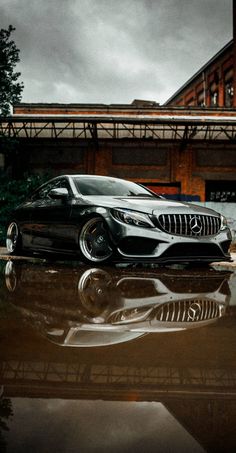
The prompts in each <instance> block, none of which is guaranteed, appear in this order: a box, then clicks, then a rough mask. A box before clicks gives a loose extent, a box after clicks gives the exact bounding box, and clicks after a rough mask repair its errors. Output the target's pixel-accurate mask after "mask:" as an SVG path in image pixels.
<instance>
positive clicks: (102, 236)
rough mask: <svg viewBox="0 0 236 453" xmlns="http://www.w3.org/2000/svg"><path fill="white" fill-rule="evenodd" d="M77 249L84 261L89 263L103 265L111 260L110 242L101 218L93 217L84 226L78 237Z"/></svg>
mask: <svg viewBox="0 0 236 453" xmlns="http://www.w3.org/2000/svg"><path fill="white" fill-rule="evenodd" d="M79 247H80V252H81V253H82V255H83V258H84V259H85V261H88V262H90V263H105V262H107V261H109V260H110V259H111V257H112V255H113V250H112V246H111V241H110V238H109V233H108V230H107V227H106V225H105V224H104V221H103V219H102V218H101V217H93V218H91V219H89V220H88V221H87V222H86V223H85V224H84V226H83V227H82V229H81V232H80V235H79Z"/></svg>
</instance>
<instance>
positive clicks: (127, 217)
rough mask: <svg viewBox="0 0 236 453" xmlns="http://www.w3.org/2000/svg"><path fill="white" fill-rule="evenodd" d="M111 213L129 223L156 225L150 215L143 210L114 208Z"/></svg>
mask: <svg viewBox="0 0 236 453" xmlns="http://www.w3.org/2000/svg"><path fill="white" fill-rule="evenodd" d="M111 213H112V215H113V217H114V218H115V219H116V220H119V221H120V222H123V223H126V224H128V225H135V226H139V227H145V228H155V225H154V224H153V223H152V221H151V219H150V217H149V216H148V215H147V214H143V213H142V212H137V211H129V210H128V209H127V210H126V209H112V210H111Z"/></svg>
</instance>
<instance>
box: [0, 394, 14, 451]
mask: <svg viewBox="0 0 236 453" xmlns="http://www.w3.org/2000/svg"><path fill="white" fill-rule="evenodd" d="M0 392H1V389H0ZM12 416H13V410H12V402H11V400H10V398H1V397H0V451H1V452H2V453H3V452H6V451H7V443H6V439H5V436H4V433H5V432H6V431H9V427H8V423H7V421H8V420H9V419H10V418H11V417H12Z"/></svg>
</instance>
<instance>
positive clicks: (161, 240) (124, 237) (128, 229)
mask: <svg viewBox="0 0 236 453" xmlns="http://www.w3.org/2000/svg"><path fill="white" fill-rule="evenodd" d="M108 224H109V227H110V231H111V235H112V240H113V243H114V246H115V249H116V255H117V256H116V257H117V260H122V261H137V260H139V259H140V260H141V261H142V262H144V261H156V262H159V263H181V262H191V261H194V262H206V263H210V262H212V261H230V260H231V256H230V253H229V251H228V250H229V246H230V243H231V240H232V237H231V232H230V229H229V228H225V229H224V230H222V231H220V232H219V233H218V234H216V235H212V236H197V237H196V236H195V237H193V236H192V237H186V236H180V235H174V234H168V233H166V232H164V231H161V230H160V229H158V228H141V227H136V226H133V225H126V224H123V223H121V222H118V221H116V220H115V219H111V218H110V219H108Z"/></svg>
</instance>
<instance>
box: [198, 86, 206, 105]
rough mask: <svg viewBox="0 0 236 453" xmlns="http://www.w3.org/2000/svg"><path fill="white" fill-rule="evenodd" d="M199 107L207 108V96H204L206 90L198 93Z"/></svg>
mask: <svg viewBox="0 0 236 453" xmlns="http://www.w3.org/2000/svg"><path fill="white" fill-rule="evenodd" d="M197 105H198V106H199V107H204V106H205V96H204V90H201V91H199V92H198V93H197Z"/></svg>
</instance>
